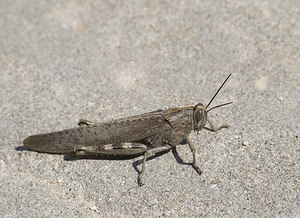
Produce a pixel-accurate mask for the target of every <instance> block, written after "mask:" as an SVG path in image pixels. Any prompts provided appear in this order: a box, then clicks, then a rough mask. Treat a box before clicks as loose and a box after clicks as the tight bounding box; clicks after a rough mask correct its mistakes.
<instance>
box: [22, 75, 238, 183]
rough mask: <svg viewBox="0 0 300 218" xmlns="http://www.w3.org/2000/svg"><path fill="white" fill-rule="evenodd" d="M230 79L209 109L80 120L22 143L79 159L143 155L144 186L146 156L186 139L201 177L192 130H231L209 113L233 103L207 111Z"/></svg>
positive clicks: (141, 176) (197, 107)
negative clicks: (94, 121)
mask: <svg viewBox="0 0 300 218" xmlns="http://www.w3.org/2000/svg"><path fill="white" fill-rule="evenodd" d="M230 76H231V74H230V75H229V76H228V77H227V78H226V79H225V81H224V82H223V83H222V85H221V86H220V88H219V89H218V90H217V92H216V93H215V95H214V96H213V97H212V98H211V100H210V102H209V103H208V104H207V105H206V106H204V105H203V104H202V103H198V104H196V105H195V106H188V107H179V108H170V109H167V110H156V111H153V112H149V113H144V114H141V115H137V116H132V117H127V118H122V119H117V120H113V121H109V122H103V123H95V124H93V123H91V122H89V121H87V120H80V121H79V123H78V125H79V127H77V128H72V129H66V130H61V131H57V132H50V133H44V134H38V135H32V136H29V137H27V138H26V139H25V140H24V141H23V144H24V146H25V147H27V148H29V149H30V150H33V151H37V152H44V153H52V154H70V155H74V156H79V157H85V156H86V157H87V156H90V155H114V156H119V157H126V156H127V157H128V156H140V155H143V156H144V158H143V162H142V169H141V171H140V173H139V175H138V184H139V185H140V186H142V185H143V184H144V174H145V170H146V160H147V157H149V156H151V155H155V154H157V153H162V152H165V151H168V150H170V149H171V148H173V147H175V146H177V145H178V144H179V143H180V142H182V141H183V140H184V139H185V140H186V142H187V144H188V145H189V147H190V149H191V152H192V154H193V162H192V166H193V167H194V168H195V170H196V171H197V173H199V174H201V170H200V168H199V166H198V164H197V156H196V149H195V146H194V145H193V143H192V141H191V140H190V138H189V133H190V132H191V131H192V130H194V131H195V132H197V133H198V132H199V131H200V130H202V129H203V128H204V127H205V125H206V123H207V122H208V123H209V125H210V127H211V130H212V131H214V132H216V131H218V130H220V129H222V128H228V125H221V126H220V127H218V128H216V127H215V126H214V125H213V123H212V122H211V120H210V119H209V118H208V117H207V114H208V112H209V111H211V110H213V109H215V108H218V107H222V106H225V105H228V104H231V103H233V102H228V103H225V104H221V105H218V106H215V107H212V108H210V109H208V107H209V105H210V104H211V103H212V101H213V100H214V98H215V97H216V95H217V94H218V93H219V91H220V90H221V88H222V87H223V86H224V84H225V83H226V81H227V80H228V79H229V77H230Z"/></svg>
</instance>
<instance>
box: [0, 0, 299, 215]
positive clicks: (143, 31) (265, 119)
mask: <svg viewBox="0 0 300 218" xmlns="http://www.w3.org/2000/svg"><path fill="white" fill-rule="evenodd" d="M299 6H300V2H299V1H298V0H294V1H292V0H291V1H279V0H272V1H271V0H270V1H236V0H229V1H221V0H220V1H62V2H59V1H37V0H32V1H21V0H16V1H1V2H0V15H1V17H0V51H1V52H0V74H1V78H0V96H1V98H0V105H1V106H0V115H1V122H0V138H1V143H0V187H1V189H0V216H1V217H69V216H79V217H110V216H115V217H133V216H134V217H153V216H154V217H162V216H170V217H198V216H214V217H215V216H227V217H244V216H248V217H257V216H258V217H261V216H263V217H274V216H278V217H279V216H280V217H297V216H298V217H299V214H300V209H299V208H300V207H299V196H300V193H299V172H300V169H299V168H300V167H299V129H300V128H299V123H300V116H299V114H300V104H299V101H300V98H299V96H300V72H299V67H300V65H299V60H300V58H299V56H300V55H299V54H300V53H299V50H300V41H299V38H300V37H299V35H300V22H299V20H300V10H299V8H300V7H299ZM297 20H298V21H297ZM229 73H232V77H231V78H230V80H229V81H228V83H227V84H226V86H225V87H224V89H223V90H222V91H221V92H220V94H219V95H218V96H217V98H216V100H215V101H214V103H213V105H217V104H221V103H225V102H228V101H234V104H233V105H230V106H227V107H223V108H219V109H216V110H214V111H212V112H210V113H209V116H211V117H212V119H213V120H214V121H215V123H217V124H222V123H228V124H230V125H231V127H230V128H229V129H228V130H226V129H225V130H222V131H219V132H217V133H213V132H209V131H205V130H204V131H202V132H200V133H199V135H197V134H194V133H191V138H192V140H193V142H194V143H195V144H196V145H197V153H198V161H199V163H200V166H201V168H202V170H203V171H204V173H203V174H202V175H201V176H199V175H197V173H196V172H195V170H194V169H193V168H192V167H191V166H190V165H186V164H179V163H177V161H176V159H175V158H174V155H173V153H172V152H169V153H167V154H165V155H162V156H160V157H158V158H156V159H152V160H150V161H149V162H148V165H147V166H148V168H147V172H146V175H147V177H146V181H145V182H146V185H145V186H143V187H138V185H137V183H136V178H137V171H136V170H135V168H134V167H133V165H134V163H136V162H137V161H139V160H141V159H142V157H138V158H135V159H130V160H73V161H72V160H68V159H67V158H64V156H63V155H49V154H41V153H35V152H31V151H28V150H24V149H22V147H21V148H20V146H22V140H23V139H24V138H25V137H27V136H29V135H31V134H37V133H43V132H50V131H54V130H61V129H65V128H71V127H75V126H76V122H77V121H78V119H80V118H86V119H89V120H93V121H97V122H101V121H107V120H111V119H116V118H120V117H126V116H131V115H136V114H139V113H144V112H148V111H152V110H156V109H159V108H162V109H166V108H168V107H176V106H185V105H189V104H196V103H198V102H202V103H205V104H207V103H208V101H209V100H210V98H211V97H212V96H213V94H214V92H215V91H216V89H217V88H218V87H219V85H220V84H221V83H222V82H223V80H224V79H225V78H226V76H227V75H228V74H229ZM177 152H178V155H179V157H180V158H182V159H183V161H184V162H186V163H188V162H190V161H191V160H192V156H191V153H190V151H189V148H188V146H186V145H180V146H178V148H177ZM138 168H139V169H140V165H139V166H138Z"/></svg>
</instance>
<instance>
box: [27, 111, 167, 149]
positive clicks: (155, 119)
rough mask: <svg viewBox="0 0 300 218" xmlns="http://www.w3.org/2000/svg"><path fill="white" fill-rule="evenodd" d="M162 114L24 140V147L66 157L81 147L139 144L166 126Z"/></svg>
mask: <svg viewBox="0 0 300 218" xmlns="http://www.w3.org/2000/svg"><path fill="white" fill-rule="evenodd" d="M161 113H162V111H161V110H158V111H153V112H150V113H145V114H141V115H137V116H133V117H128V118H122V119H118V120H113V121H109V122H104V123H99V124H94V125H88V126H81V127H78V128H73V129H67V130H62V131H58V132H52V133H46V134H39V135H33V136H29V137H27V138H26V139H25V140H24V141H23V144H24V146H25V147H27V148H29V149H31V150H34V151H38V152H46V153H56V154H66V153H72V152H74V148H75V147H76V146H78V145H80V146H95V145H105V144H118V143H122V142H132V141H138V140H141V139H143V138H146V137H149V136H151V135H154V134H156V133H157V132H159V130H160V128H161V127H162V126H163V125H164V124H165V119H164V118H163V117H162V116H161Z"/></svg>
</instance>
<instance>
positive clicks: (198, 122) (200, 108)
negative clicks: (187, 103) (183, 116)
mask: <svg viewBox="0 0 300 218" xmlns="http://www.w3.org/2000/svg"><path fill="white" fill-rule="evenodd" d="M206 122H207V111H206V107H204V105H203V104H201V103H199V104H196V105H195V106H194V110H193V123H194V131H197V132H198V131H200V130H202V129H203V128H204V126H205V124H206Z"/></svg>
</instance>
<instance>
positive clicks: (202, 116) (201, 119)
mask: <svg viewBox="0 0 300 218" xmlns="http://www.w3.org/2000/svg"><path fill="white" fill-rule="evenodd" d="M230 76H231V74H229V76H227V78H226V79H225V81H224V82H223V83H222V85H221V86H220V88H219V89H218V91H217V92H216V93H215V95H214V96H213V97H212V98H211V100H210V102H209V103H208V104H207V105H206V106H203V104H201V103H199V104H196V105H195V106H194V110H193V121H194V131H197V132H199V131H200V130H202V129H203V128H204V126H205V124H206V122H207V113H208V112H209V111H211V110H213V109H215V108H218V107H222V106H225V105H228V104H232V102H228V103H225V104H220V105H217V106H215V107H212V108H210V109H208V107H209V105H210V104H211V103H212V101H213V100H214V99H215V97H216V96H217V94H218V93H219V91H220V90H221V89H222V87H223V86H224V84H225V83H226V81H227V80H228V79H229V77H230Z"/></svg>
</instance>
